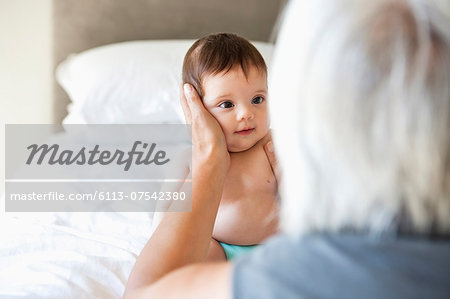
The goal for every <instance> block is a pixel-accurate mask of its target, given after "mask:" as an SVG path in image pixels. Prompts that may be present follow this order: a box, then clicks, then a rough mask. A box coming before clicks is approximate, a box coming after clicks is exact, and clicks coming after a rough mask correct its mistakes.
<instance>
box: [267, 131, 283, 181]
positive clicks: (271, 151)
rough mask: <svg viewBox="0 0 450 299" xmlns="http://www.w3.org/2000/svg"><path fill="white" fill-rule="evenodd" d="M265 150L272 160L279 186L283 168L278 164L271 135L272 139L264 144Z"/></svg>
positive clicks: (271, 164)
mask: <svg viewBox="0 0 450 299" xmlns="http://www.w3.org/2000/svg"><path fill="white" fill-rule="evenodd" d="M264 150H265V152H266V156H267V159H268V160H269V162H270V166H271V167H272V171H273V174H274V175H275V179H276V180H277V186H278V187H279V186H280V183H281V170H280V167H279V166H278V160H277V157H276V155H275V150H274V146H273V141H272V136H270V140H269V141H268V142H267V143H266V144H265V145H264Z"/></svg>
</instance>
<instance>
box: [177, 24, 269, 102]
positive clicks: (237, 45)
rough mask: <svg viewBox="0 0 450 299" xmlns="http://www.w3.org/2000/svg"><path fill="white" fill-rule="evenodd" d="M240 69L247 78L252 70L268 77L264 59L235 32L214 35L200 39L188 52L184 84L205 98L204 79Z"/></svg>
mask: <svg viewBox="0 0 450 299" xmlns="http://www.w3.org/2000/svg"><path fill="white" fill-rule="evenodd" d="M236 66H240V68H241V69H242V71H243V72H244V75H245V76H246V77H247V75H248V72H249V70H250V68H251V67H256V68H257V69H258V70H259V71H261V72H263V73H264V74H265V75H267V66H266V63H265V62H264V58H263V57H262V55H261V53H259V51H258V50H257V49H256V48H255V46H253V45H252V44H251V43H250V42H249V41H248V40H247V39H245V38H243V37H241V36H238V35H236V34H233V33H215V34H210V35H207V36H205V37H203V38H201V39H199V40H197V41H196V42H195V43H194V44H193V45H192V46H191V47H190V48H189V50H188V51H187V53H186V56H185V57H184V62H183V74H182V78H183V83H189V84H191V85H193V86H194V87H195V89H196V90H197V92H198V94H199V95H200V97H201V98H203V96H204V94H203V88H202V80H203V78H204V76H207V75H217V74H219V73H221V72H223V71H225V72H228V71H229V70H231V69H232V68H233V67H236Z"/></svg>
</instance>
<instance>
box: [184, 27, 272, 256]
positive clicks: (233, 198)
mask: <svg viewBox="0 0 450 299" xmlns="http://www.w3.org/2000/svg"><path fill="white" fill-rule="evenodd" d="M183 83H189V84H191V85H193V86H194V87H195V89H196V90H197V92H198V94H199V96H200V97H201V99H202V101H203V104H204V106H205V108H206V109H207V110H208V111H209V112H210V113H211V114H212V115H213V117H214V118H215V119H216V120H217V122H218V123H219V125H220V126H221V128H222V130H223V133H224V135H225V140H226V143H227V147H228V151H229V153H230V158H231V164H230V168H229V171H228V174H227V177H226V180H225V185H224V189H223V193H222V199H221V202H220V206H219V210H218V213H217V217H216V222H215V225H214V231H213V239H212V240H211V244H210V248H209V253H208V260H209V261H212V260H224V259H225V258H226V259H232V258H234V257H235V256H237V255H239V254H240V253H242V252H244V251H247V250H249V249H251V248H252V247H253V245H255V244H259V243H261V242H262V241H263V240H264V239H266V238H267V237H269V236H271V235H273V234H274V233H276V232H277V227H278V217H277V215H278V212H277V211H278V201H277V183H276V179H275V176H274V174H273V171H272V169H271V166H270V163H269V160H268V159H267V156H266V153H265V151H264V148H263V146H264V145H265V144H266V143H267V142H268V141H269V140H270V130H269V117H268V111H267V109H268V108H267V67H266V64H265V62H264V59H263V57H262V56H261V54H260V53H259V52H258V50H257V49H256V48H255V47H254V46H253V45H252V44H251V43H250V42H249V41H248V40H246V39H244V38H242V37H240V36H237V35H235V34H228V33H220V34H212V35H208V36H206V37H203V38H201V39H199V40H197V41H196V42H195V43H194V44H193V45H192V46H191V48H190V49H189V50H188V52H187V53H186V56H185V58H184V63H183Z"/></svg>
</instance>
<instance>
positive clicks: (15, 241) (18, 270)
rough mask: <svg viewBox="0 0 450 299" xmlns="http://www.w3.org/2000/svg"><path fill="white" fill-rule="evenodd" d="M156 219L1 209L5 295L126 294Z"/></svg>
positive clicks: (1, 294) (1, 290)
mask: <svg viewBox="0 0 450 299" xmlns="http://www.w3.org/2000/svg"><path fill="white" fill-rule="evenodd" d="M152 218H153V214H152V213H112V212H111V213H106V212H104V213H6V214H5V213H2V214H0V228H1V229H0V240H1V241H0V298H121V297H122V294H123V292H124V289H125V284H126V281H127V278H128V276H129V273H130V271H131V269H132V267H133V265H134V263H135V261H136V257H137V255H138V254H139V252H140V251H141V250H142V248H143V246H144V245H145V243H146V242H147V240H148V238H149V237H150V235H151V232H152V228H151V223H152Z"/></svg>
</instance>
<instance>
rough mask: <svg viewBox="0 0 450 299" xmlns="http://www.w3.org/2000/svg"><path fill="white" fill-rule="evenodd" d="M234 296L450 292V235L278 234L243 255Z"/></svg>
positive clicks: (237, 268)
mask: <svg viewBox="0 0 450 299" xmlns="http://www.w3.org/2000/svg"><path fill="white" fill-rule="evenodd" d="M233 295H234V298H258V299H265V298H277V299H278V298H280V299H282V298H427V299H428V298H450V240H449V239H445V240H444V239H442V240H431V239H425V238H397V239H394V238H378V239H374V238H368V237H364V236H357V235H311V236H307V237H303V238H301V239H300V238H297V239H294V238H290V237H287V236H285V235H281V236H276V237H274V238H272V239H271V240H269V241H268V242H267V244H265V245H264V246H259V247H258V248H257V249H255V250H254V251H253V252H250V253H249V254H247V255H245V256H242V257H240V258H238V259H237V260H236V261H235V264H234V268H233Z"/></svg>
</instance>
